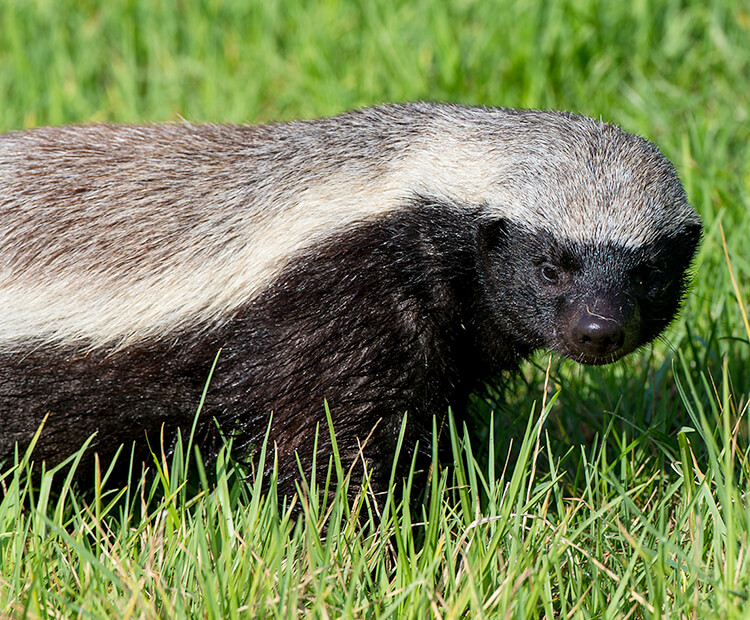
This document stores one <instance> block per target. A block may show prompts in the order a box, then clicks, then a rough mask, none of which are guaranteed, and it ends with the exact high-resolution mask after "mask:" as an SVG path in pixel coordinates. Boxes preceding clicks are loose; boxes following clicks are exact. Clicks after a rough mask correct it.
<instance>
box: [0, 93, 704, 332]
mask: <svg viewBox="0 0 750 620" xmlns="http://www.w3.org/2000/svg"><path fill="white" fill-rule="evenodd" d="M0 196H2V198H0V201H1V202H0V213H2V218H3V234H2V236H1V237H0V253H2V258H3V260H2V264H1V266H0V307H2V308H3V309H4V312H3V316H2V317H0V342H3V343H13V342H18V341H23V340H25V339H36V340H42V341H45V340H46V341H50V342H58V343H63V344H64V343H68V342H77V343H80V344H86V346H89V347H96V346H108V347H112V346H121V345H126V344H128V343H133V342H136V341H139V340H143V339H153V338H160V337H163V336H164V335H165V334H168V333H170V332H173V331H179V330H181V329H185V328H187V327H195V326H196V325H205V326H211V325H218V324H221V323H222V322H223V321H225V320H226V318H227V317H229V316H230V315H231V314H232V312H233V311H235V310H236V309H237V308H239V307H240V306H243V305H246V304H247V303H248V302H249V301H250V300H252V299H253V298H255V297H257V295H259V294H260V293H261V292H262V291H263V290H265V289H266V288H267V287H268V285H269V284H270V283H271V282H273V280H274V278H276V277H278V275H279V274H280V273H281V272H282V271H283V270H284V269H285V267H286V266H287V265H289V264H290V263H291V262H292V261H293V260H294V259H295V257H296V256H300V255H302V254H304V253H305V252H309V251H310V250H311V249H314V248H315V247H317V246H319V245H320V244H322V243H325V240H326V239H329V238H332V237H333V236H335V235H336V234H338V233H340V232H341V231H346V230H347V229H352V228H355V227H356V226H357V225H360V224H362V223H366V222H372V221H374V220H377V219H378V218H383V217H386V216H388V215H389V214H392V213H393V212H395V211H398V210H399V209H400V208H403V207H405V206H408V205H410V204H412V203H413V202H414V201H415V197H420V198H421V197H428V198H429V199H431V200H432V201H434V202H436V203H439V204H443V205H447V206H448V207H449V208H453V209H456V210H460V211H463V212H465V213H466V217H467V218H469V217H473V215H472V214H478V213H481V214H482V215H483V216H484V217H489V218H498V219H502V220H505V221H508V222H511V223H514V224H517V225H519V226H521V228H523V229H524V230H528V231H531V232H539V231H545V232H547V233H548V234H550V235H552V236H553V237H554V238H555V239H558V240H560V241H564V240H569V241H571V242H575V243H584V244H585V243H590V244H594V245H597V244H614V245H618V246H622V247H625V248H631V249H636V250H637V249H638V248H645V247H653V246H655V245H658V244H659V240H660V239H663V238H670V237H676V236H679V234H681V233H682V232H683V231H685V230H694V229H697V228H698V227H699V220H698V218H697V216H696V215H695V213H694V212H693V210H692V209H691V208H690V207H689V205H688V204H687V201H686V198H685V194H684V191H683V190H682V187H681V185H680V183H679V181H678V180H677V177H676V175H675V173H674V171H673V169H672V166H671V165H670V164H669V162H668V161H667V160H666V159H665V158H664V157H663V156H662V155H661V154H660V153H659V152H658V151H657V149H656V148H655V147H654V146H653V145H651V144H650V143H648V142H646V141H645V140H642V139H640V138H637V137H634V136H632V135H629V134H626V133H625V132H623V131H621V130H619V129H618V128H616V127H613V126H611V125H607V124H603V123H598V122H595V121H593V120H590V119H587V118H583V117H578V116H575V115H571V114H566V113H560V112H538V111H513V110H505V109H487V108H473V107H462V106H455V105H437V104H406V105H393V106H384V107H379V108H370V109H365V110H360V111H356V112H351V113H347V114H343V115H341V116H338V117H334V118H330V119H322V120H318V121H311V122H297V123H289V124H283V125H272V126H265V127H240V126H213V125H203V126H195V125H188V124H184V125H166V126H165V125H155V126H145V127H133V126H91V127H61V128H45V129H38V130H32V131H27V132H19V133H15V134H8V135H5V136H3V137H2V138H0Z"/></svg>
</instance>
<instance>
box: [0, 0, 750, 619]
mask: <svg viewBox="0 0 750 620" xmlns="http://www.w3.org/2000/svg"><path fill="white" fill-rule="evenodd" d="M749 76H750V5H748V4H747V2H736V1H732V2H730V1H728V0H726V1H720V0H709V1H698V0H680V1H678V0H659V1H657V0H654V1H646V0H636V1H635V2H631V3H605V2H597V1H595V0H561V1H560V2H554V3H551V2H543V1H542V0H527V1H521V0H518V1H511V0H498V1H496V2H487V1H484V0H483V1H472V0H452V1H450V2H445V1H444V0H416V1H413V2H405V1H401V0H396V1H393V0H360V1H356V2H355V1H352V0H346V1H344V0H323V1H322V2H319V3H308V2H303V1H301V0H285V1H284V2H259V1H258V2H255V1H251V2H246V1H239V0H225V1H223V2H222V1H219V0H202V1H193V2H187V1H181V0H173V1H172V2H169V1H167V0H155V1H154V0H109V1H108V2H99V1H95V0H87V1H85V2H79V1H73V0H23V1H22V0H6V1H5V2H3V3H0V102H1V103H2V105H0V128H1V129H3V130H9V129H16V128H22V127H29V126H33V125H39V124H48V123H63V122H90V121H128V122H130V121H158V120H177V119H179V118H187V119H188V120H195V121H217V122H224V121H232V122H238V121H251V122H255V121H266V120H275V119H281V120H283V119H288V118H293V117H294V118H297V117H312V116H322V115H326V114H331V113H335V112H338V111H341V110H344V109H347V108H350V107H354V106H358V105H367V104H374V103H379V102H383V101H393V100H414V99H427V100H449V101H457V102H464V103H481V104H487V105H505V106H533V107H554V108H563V109H569V110H573V111H577V112H581V113H584V114H588V115H591V116H594V117H602V118H604V119H606V120H610V121H613V122H617V123H618V124H620V125H622V126H623V127H624V128H625V129H627V130H629V131H634V132H637V133H639V134H642V135H645V136H647V137H649V138H651V139H653V140H655V141H656V142H657V143H658V144H659V145H660V147H661V148H662V150H663V151H664V153H665V154H666V155H667V156H668V157H669V158H670V159H672V161H673V162H674V163H675V165H676V167H677V169H678V171H679V172H680V176H681V178H682V180H683V182H684V184H685V186H686V189H687V191H688V194H689V197H690V200H691V202H692V204H693V205H694V206H695V207H696V209H697V210H698V211H699V212H700V213H701V215H702V217H703V220H704V225H705V238H704V242H703V245H702V248H701V251H700V254H699V256H698V259H697V261H696V265H695V275H696V282H695V286H694V288H693V290H692V291H691V293H690V296H689V298H688V299H687V303H686V306H685V308H684V311H683V313H682V316H681V318H680V319H679V320H678V321H677V322H676V324H675V325H674V326H673V327H672V328H671V329H670V331H669V332H668V334H667V336H666V337H665V338H664V339H663V340H661V341H659V342H657V343H656V344H655V345H654V346H653V347H650V348H648V349H647V350H646V351H644V352H642V353H641V354H639V355H635V356H631V357H630V358H628V359H627V360H624V361H623V362H620V363H618V364H616V365H615V366H614V367H612V368H595V369H592V368H582V367H578V366H575V365H573V364H571V363H567V362H565V363H563V362H560V361H559V360H557V359H552V360H551V361H550V360H549V358H548V355H547V354H540V355H538V356H537V357H536V358H535V359H534V360H532V363H530V364H528V365H527V366H525V367H524V369H523V372H522V373H521V375H520V376H516V377H500V378H498V381H497V382H496V383H494V384H493V385H491V386H488V387H487V388H486V389H485V390H482V391H480V392H478V393H477V394H475V395H474V397H473V400H472V411H473V414H472V416H471V418H470V421H469V422H470V423H469V427H470V428H468V429H464V428H458V429H455V428H451V429H450V430H451V438H452V441H453V444H452V445H453V451H454V455H453V456H454V464H452V465H451V464H446V463H443V464H438V463H437V462H434V463H433V466H432V469H431V471H430V475H429V477H428V479H427V483H426V488H424V489H423V488H422V486H421V485H422V483H418V482H417V480H418V479H417V478H413V477H411V476H408V477H407V478H406V479H396V478H395V477H394V480H393V485H392V490H395V491H397V492H391V493H390V494H389V495H388V496H386V497H377V498H374V497H371V496H369V495H361V496H359V497H357V498H354V499H351V500H349V499H347V497H348V496H347V494H346V488H347V483H346V480H345V472H342V471H340V468H337V467H336V466H335V465H336V463H334V464H333V467H332V470H331V476H330V480H328V481H326V480H311V481H307V485H308V487H310V486H311V487H312V489H313V490H312V492H307V491H306V489H307V488H308V487H305V486H304V485H303V486H302V487H301V489H300V491H301V492H300V496H299V497H298V498H297V499H296V500H292V501H293V505H290V503H289V500H287V502H286V503H285V502H284V501H280V500H279V498H277V497H276V495H275V491H274V488H275V487H274V481H273V480H271V481H270V483H269V484H268V486H262V485H261V484H260V481H258V480H256V479H255V478H254V477H253V476H252V474H250V476H249V478H248V477H247V472H246V471H244V470H242V469H240V468H238V466H237V465H235V464H234V463H233V462H232V460H231V459H229V458H227V456H226V455H225V454H224V453H222V455H220V457H219V459H218V460H217V461H216V462H215V463H212V464H211V466H210V470H209V471H204V468H203V467H202V465H201V461H200V459H198V458H197V457H196V456H195V455H194V452H193V449H192V446H191V444H190V442H189V440H188V439H187V438H186V441H185V444H184V446H185V449H184V451H183V450H177V452H176V453H175V454H174V455H172V457H171V458H170V459H162V458H157V459H156V460H155V463H154V466H153V471H152V474H151V476H150V477H145V478H143V479H142V480H141V482H140V483H134V484H133V485H131V486H130V487H123V488H119V487H118V486H117V485H116V484H115V483H113V482H112V481H111V480H109V479H108V478H107V471H108V466H109V464H108V463H102V464H101V469H102V476H101V478H102V480H101V484H100V485H98V486H97V489H96V491H95V492H94V493H93V494H81V493H80V492H78V491H77V490H75V488H73V487H72V486H71V485H70V483H69V481H67V480H66V475H67V474H66V471H65V470H63V469H58V470H52V471H48V472H45V473H44V474H43V475H41V476H40V475H39V474H40V471H41V468H42V464H40V463H34V464H33V471H34V472H36V474H37V476H36V478H35V482H34V483H33V484H32V483H31V482H30V480H31V478H30V477H29V471H30V470H31V469H32V461H33V458H34V456H33V452H31V453H30V454H27V455H19V456H18V459H17V464H16V465H15V466H13V464H6V465H5V468H4V470H3V473H0V477H1V480H0V485H2V498H0V616H3V615H7V616H11V617H14V616H23V615H28V616H30V617H38V616H44V617H48V616H53V617H72V616H80V617H153V616H160V617H162V616H163V617H184V616H187V615H189V616H206V617H222V618H223V617H240V616H241V617H295V616H297V615H310V616H313V617H318V616H320V617H339V616H345V617H365V616H366V617H381V616H382V617H389V616H390V617H398V618H400V617H419V618H422V617H427V616H430V615H432V616H436V617H445V618H453V617H538V616H540V615H544V616H547V617H555V618H557V617H576V618H584V617H585V618H587V617H591V616H596V617H623V616H625V617H635V618H640V617H662V616H667V617H672V616H685V617H697V618H707V617H722V618H735V617H736V618H742V617H747V615H748V612H749V611H750V610H749V609H748V607H749V606H750V603H749V602H748V596H750V584H748V580H749V579H750V570H748V559H747V558H748V541H749V533H750V513H749V511H748V502H747V497H746V495H747V488H748V476H749V475H750V465H749V464H748V450H749V448H750V444H749V442H748V437H750V433H749V432H748V430H749V429H748V421H747V403H748V393H749V392H750V347H749V346H748V345H749V344H750V334H749V333H748V332H747V329H746V323H745V318H744V314H745V313H743V307H744V308H746V306H747V304H748V302H749V301H750V296H748V290H749V288H748V282H749V280H748V277H749V276H750V262H749V261H748V252H747V249H746V248H747V246H746V240H747V239H750V223H749V221H748V218H747V217H746V212H747V210H748V207H750V198H748V196H750V146H749V145H750V118H749V116H750V113H749V111H750V77H749ZM720 224H721V225H723V229H724V233H725V235H724V236H725V240H723V238H722V234H721V231H720ZM1 226H2V223H1V222H0V227H1ZM0 312H2V309H1V308H0ZM0 432H2V429H0ZM321 432H328V430H327V429H322V430H321ZM72 458H73V459H75V458H76V456H75V455H74V456H73V457H72ZM127 458H128V454H127V451H125V452H123V454H121V456H120V459H123V460H125V461H127ZM266 458H268V459H272V458H273V454H272V453H271V452H270V451H269V453H268V454H267V455H266ZM188 469H189V470H190V472H192V475H188V471H187V470H188ZM266 482H268V481H266ZM326 484H328V485H329V489H330V490H331V491H332V492H331V493H322V494H318V493H316V492H315V489H316V488H318V487H325V485H326Z"/></svg>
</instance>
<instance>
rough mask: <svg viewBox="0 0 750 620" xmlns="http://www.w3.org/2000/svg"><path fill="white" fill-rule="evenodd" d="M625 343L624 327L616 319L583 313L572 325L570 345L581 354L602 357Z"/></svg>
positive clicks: (615, 350)
mask: <svg viewBox="0 0 750 620" xmlns="http://www.w3.org/2000/svg"><path fill="white" fill-rule="evenodd" d="M623 344H625V328H624V326H623V325H622V323H621V322H620V321H618V320H617V319H610V318H607V317H604V316H598V315H592V314H588V313H584V314H583V315H582V316H581V317H579V319H578V321H576V322H575V323H574V324H573V325H572V333H571V345H572V346H574V347H575V348H577V349H578V350H579V352H580V353H582V354H583V355H587V356H588V355H592V356H595V357H604V356H607V355H612V354H614V353H617V352H618V351H619V350H620V349H621V348H622V346H623Z"/></svg>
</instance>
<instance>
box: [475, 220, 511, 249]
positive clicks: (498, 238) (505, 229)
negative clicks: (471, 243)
mask: <svg viewBox="0 0 750 620" xmlns="http://www.w3.org/2000/svg"><path fill="white" fill-rule="evenodd" d="M509 228H510V224H509V223H508V220H506V219H504V218H485V219H482V220H480V221H479V227H478V230H477V245H478V246H479V250H480V251H481V252H482V253H483V254H488V253H490V252H493V251H497V250H499V249H500V248H502V247H503V246H505V245H506V243H507V241H508V238H509V236H510V231H509Z"/></svg>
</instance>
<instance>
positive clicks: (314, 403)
mask: <svg viewBox="0 0 750 620" xmlns="http://www.w3.org/2000/svg"><path fill="white" fill-rule="evenodd" d="M699 234H700V231H699V229H698V228H696V229H695V230H689V231H686V232H685V233H683V234H681V235H680V236H678V237H675V238H663V239H661V240H660V241H659V243H658V244H657V245H654V246H653V247H650V248H643V249H641V250H639V251H631V250H625V249H623V248H619V247H615V246H602V247H586V246H582V245H578V244H573V243H565V242H560V241H556V240H555V239H554V238H552V237H551V236H550V235H547V234H544V233H541V234H540V233H538V232H537V233H535V232H532V231H528V230H525V229H522V228H520V227H519V226H517V225H512V224H510V223H508V222H506V221H502V220H488V219H486V216H483V215H482V211H481V210H476V211H470V210H468V209H466V208H461V209H459V208H457V207H456V206H454V205H450V204H437V203H435V202H434V201H431V200H429V199H426V198H419V199H415V200H414V201H413V202H412V203H411V204H408V205H405V206H404V208H402V209H401V210H399V211H397V212H396V213H394V214H392V215H390V216H388V217H385V218H382V219H380V220H377V221H374V222H369V223H360V224H358V225H357V226H355V227H352V228H351V229H349V230H345V231H342V232H341V233H339V234H337V235H336V236H334V237H333V238H330V239H329V241H328V242H327V243H326V245H325V246H324V247H319V248H316V249H315V251H314V252H311V253H309V254H306V255H304V256H301V257H299V258H298V259H297V260H296V261H295V262H294V263H293V264H292V265H291V266H290V267H289V268H287V269H286V271H285V272H284V273H283V274H282V276H281V277H280V278H278V279H277V280H276V281H275V282H274V283H273V285H272V286H271V287H270V288H269V289H267V290H266V291H265V292H264V293H263V294H261V295H260V296H259V297H257V298H256V299H255V300H253V301H252V302H251V303H249V304H248V305H247V306H246V307H244V308H243V309H242V310H241V311H240V312H238V313H237V314H236V315H235V316H234V317H232V318H231V320H229V321H228V322H227V323H226V324H225V325H223V326H222V327H220V328H218V329H214V330H210V331H205V330H204V331H203V332H199V333H202V335H201V336H195V335H190V334H170V335H169V336H168V337H166V336H165V337H164V338H163V339H162V340H161V341H159V342H156V343H151V344H149V345H148V346H139V347H136V348H131V349H128V350H125V351H118V352H116V353H112V354H110V353H108V352H106V351H100V350H97V351H93V352H89V353H82V352H80V351H74V350H61V349H54V348H49V347H43V346H34V343H28V347H27V349H26V352H25V354H23V355H18V354H12V355H5V356H3V357H1V358H0V364H1V365H2V367H3V368H4V369H5V372H4V373H3V375H2V376H1V377H0V427H2V428H3V429H4V430H3V432H2V433H0V458H3V455H4V456H5V457H8V456H9V455H10V454H11V451H12V449H13V445H14V443H15V442H19V444H20V445H21V446H23V445H24V444H26V443H28V441H29V440H30V438H31V436H32V434H33V433H34V431H35V430H36V428H37V426H38V424H39V423H40V422H41V420H42V419H43V417H44V415H45V413H47V412H48V411H49V412H50V417H49V420H48V422H47V425H46V428H45V431H44V434H43V436H42V440H41V442H40V444H39V446H38V450H37V453H36V457H37V459H47V460H49V461H50V462H56V461H59V460H61V459H62V458H64V457H65V456H67V455H68V454H69V453H70V452H71V451H72V450H74V449H75V448H77V447H78V446H79V445H80V444H81V443H82V442H83V441H84V440H85V438H86V437H87V436H88V435H89V434H90V433H92V432H94V431H98V438H97V443H96V448H97V450H98V451H99V452H101V453H104V454H105V455H106V454H108V453H111V452H112V451H113V450H114V449H115V448H116V447H117V446H118V445H119V444H120V443H122V442H126V443H127V442H131V441H136V442H137V443H138V444H139V445H140V446H141V448H143V447H144V446H145V441H144V435H148V437H149V439H150V441H151V444H152V446H154V445H158V437H159V432H160V429H161V427H162V425H164V426H165V429H166V430H167V435H168V437H169V439H168V440H169V441H172V440H173V438H174V436H175V433H176V430H177V429H183V431H185V430H186V429H188V428H189V427H190V424H191V422H192V419H193V415H194V412H195V410H196V407H197V404H198V401H199V397H200V394H201V391H202V389H203V386H204V383H205V381H206V378H207V376H208V372H209V368H210V367H211V363H212V362H213V360H214V357H215V355H216V353H217V351H218V350H219V349H220V348H221V355H220V357H219V362H218V365H217V368H216V371H215V373H214V377H213V381H212V383H211V385H210V389H209V392H208V398H207V402H206V406H205V409H204V412H203V414H202V419H201V425H200V436H201V439H202V441H203V445H204V447H205V449H206V451H208V452H210V451H212V450H213V449H215V446H216V445H217V444H216V441H217V432H216V430H215V424H214V421H213V420H214V418H215V419H216V420H217V421H218V422H219V425H220V426H221V428H222V431H223V432H224V433H226V434H228V435H233V436H234V437H235V445H236V446H237V448H238V450H239V454H241V455H244V456H252V454H253V453H254V451H255V450H256V449H257V448H258V447H259V445H260V443H261V441H262V438H263V435H264V433H265V431H266V428H267V425H268V420H269V415H270V414H271V412H273V416H274V417H273V426H272V434H271V438H272V440H273V441H274V443H275V445H276V446H277V447H278V450H279V465H280V470H281V489H282V491H286V492H289V491H292V490H293V488H294V487H293V481H294V479H295V478H296V473H297V464H296V458H295V453H296V454H297V455H298V456H299V458H300V460H301V462H302V463H303V465H304V466H306V467H309V465H310V462H311V458H312V448H313V438H314V436H315V429H316V426H317V425H320V429H321V432H320V444H321V448H320V449H321V450H322V453H321V456H319V457H318V463H319V464H321V466H326V465H327V458H325V456H324V455H325V454H327V453H328V451H329V449H330V444H329V442H328V432H327V429H326V424H325V413H324V406H323V401H324V399H327V401H328V403H329V405H330V410H331V412H332V416H333V421H334V426H335V428H336V432H337V440H338V443H339V446H340V447H341V449H342V456H343V459H344V463H345V465H348V464H349V463H351V462H352V460H353V459H355V458H356V456H357V451H358V442H362V441H364V440H365V438H366V437H367V436H368V435H370V433H371V432H372V431H373V429H374V432H373V435H372V437H371V439H370V441H369V443H368V445H367V447H366V449H365V454H366V456H367V458H368V459H369V461H370V463H371V465H372V467H373V471H374V474H375V482H376V484H377V483H381V484H382V482H383V481H384V480H385V479H386V476H387V473H388V471H389V469H390V464H391V460H392V457H393V451H394V448H395V442H396V438H397V436H398V431H399V428H400V424H401V420H402V416H403V414H404V413H407V414H408V420H409V425H408V432H407V450H410V449H412V448H413V447H414V445H415V443H416V442H417V441H419V445H420V447H421V452H422V453H423V454H425V455H426V454H429V440H430V429H431V424H432V422H431V420H432V416H433V415H435V416H439V417H442V416H445V415H446V413H447V411H448V407H449V406H451V407H453V410H454V411H455V412H456V413H457V414H458V415H459V416H460V415H461V412H462V410H463V407H464V405H465V403H466V400H467V397H468V395H469V393H470V391H471V390H472V389H474V388H475V387H476V386H477V385H478V384H479V383H480V382H482V381H484V380H486V379H488V378H490V377H491V375H492V374H494V373H498V372H500V371H502V370H508V369H513V368H515V367H516V366H517V364H518V362H519V361H520V360H521V359H522V358H524V357H526V356H528V355H529V354H530V353H531V352H532V351H533V350H534V349H537V348H540V347H552V348H557V349H559V350H561V352H563V353H565V354H568V355H571V356H573V355H572V354H571V352H570V351H566V350H565V347H566V346H567V345H566V343H565V340H564V338H561V337H560V334H559V329H560V327H559V325H560V316H562V315H564V314H565V312H567V311H568V310H567V309H568V308H571V307H572V308H579V307H580V305H581V304H582V303H585V302H584V301H583V300H586V299H588V298H589V296H590V295H591V294H593V293H595V294H597V295H599V296H601V297H604V298H606V297H607V296H614V297H616V298H617V299H620V300H622V299H625V300H627V301H628V303H629V304H630V306H629V307H630V308H631V310H630V314H629V316H630V319H629V323H628V327H627V329H628V340H627V346H628V348H629V349H633V348H636V347H638V346H641V345H643V344H644V343H646V342H648V341H650V340H651V339H652V338H654V337H655V336H656V335H657V334H658V333H660V332H661V331H662V330H663V328H664V327H665V326H666V325H667V324H668V323H669V322H670V321H671V320H672V318H673V317H674V315H675V313H676V311H677V309H678V307H679V303H680V300H681V298H682V296H683V294H684V290H685V274H684V272H683V269H684V266H685V265H687V264H689V262H690V259H691V258H692V254H693V251H694V248H695V245H696V243H697V240H698V236H699ZM544 265H554V266H555V269H557V270H558V271H559V273H560V274H562V275H561V278H562V280H563V282H562V284H561V283H560V282H558V283H557V284H556V285H555V286H550V285H549V283H548V282H545V281H544V278H540V268H541V267H542V266H544ZM644 274H646V276H644ZM654 274H656V275H654ZM563 284H564V286H563ZM627 352H628V351H622V352H621V353H618V356H619V355H620V354H624V353H627ZM582 361H588V362H591V361H594V362H596V361H599V360H589V359H583V360H582ZM144 454H145V453H144Z"/></svg>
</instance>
